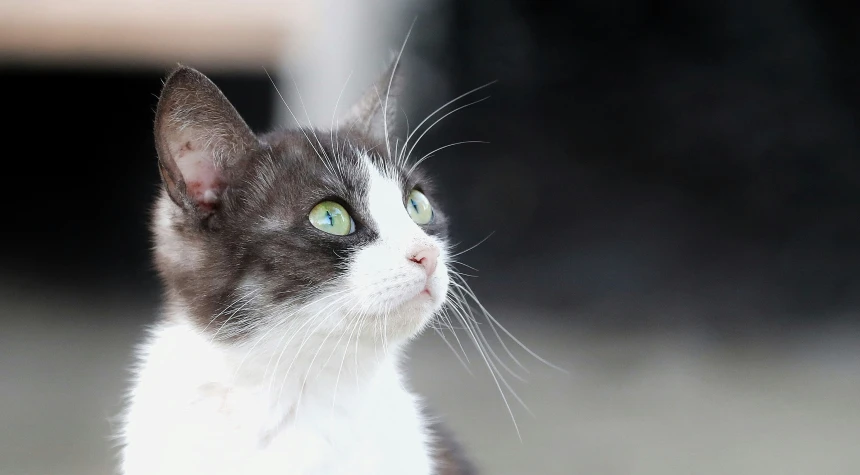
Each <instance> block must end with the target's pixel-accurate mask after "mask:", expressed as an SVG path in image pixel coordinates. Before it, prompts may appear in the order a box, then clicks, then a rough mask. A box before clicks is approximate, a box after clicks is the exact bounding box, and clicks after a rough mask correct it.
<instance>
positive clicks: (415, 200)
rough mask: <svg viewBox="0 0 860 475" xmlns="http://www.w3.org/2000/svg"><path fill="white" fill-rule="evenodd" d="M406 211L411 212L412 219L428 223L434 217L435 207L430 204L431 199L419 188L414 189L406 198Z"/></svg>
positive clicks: (420, 222)
mask: <svg viewBox="0 0 860 475" xmlns="http://www.w3.org/2000/svg"><path fill="white" fill-rule="evenodd" d="M406 211H408V212H409V216H410V217H411V218H412V221H415V222H416V223H418V224H427V223H429V222H430V220H431V219H433V207H432V206H430V201H429V200H427V197H426V196H424V193H421V192H420V191H418V190H412V192H411V193H409V197H408V198H406Z"/></svg>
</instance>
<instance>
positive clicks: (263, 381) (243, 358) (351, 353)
mask: <svg viewBox="0 0 860 475" xmlns="http://www.w3.org/2000/svg"><path fill="white" fill-rule="evenodd" d="M178 317H180V318H173V319H171V320H172V321H173V322H175V323H174V325H175V326H176V331H177V333H178V334H182V335H183V336H182V337H181V338H182V339H187V340H188V342H187V343H185V344H183V346H186V348H187V347H188V346H191V347H192V348H195V349H194V350H193V351H194V352H195V353H196V354H197V355H199V356H198V357H197V358H194V359H193V360H191V361H189V362H188V363H190V365H191V367H189V368H188V370H189V371H194V372H195V373H197V375H199V376H202V378H200V379H199V381H200V383H201V388H202V390H203V391H204V392H205V391H226V392H228V393H233V394H245V395H252V396H253V397H254V400H255V401H256V402H255V403H256V404H264V405H266V406H269V408H270V409H271V411H272V412H273V413H278V414H280V415H281V416H283V417H285V418H290V417H298V416H299V415H300V414H302V413H306V414H307V413H314V412H317V413H318V412H319V411H321V410H325V411H331V412H340V413H343V412H349V411H353V410H355V409H356V406H360V405H361V404H362V401H364V400H365V398H367V397H369V395H370V394H371V393H372V391H373V388H374V386H375V385H377V383H378V380H380V379H385V380H386V383H385V384H388V382H387V380H390V379H392V378H393V379H396V380H399V374H398V369H397V364H398V359H399V354H400V348H401V346H402V345H399V344H392V343H389V342H381V341H374V340H372V339H370V338H358V337H356V335H355V334H351V333H349V332H346V333H343V334H334V333H332V334H331V335H329V336H328V337H325V336H321V335H315V334H313V333H310V335H308V334H306V333H307V332H292V333H289V332H283V333H278V332H276V331H273V332H269V333H268V334H265V332H260V334H259V335H254V334H251V335H249V336H248V337H246V338H244V339H242V340H239V341H235V340H231V341H220V340H218V338H213V336H212V334H211V333H212V332H211V331H210V332H206V331H202V330H201V329H199V328H197V326H196V325H193V324H192V323H190V320H188V319H183V318H181V316H178ZM183 320H184V321H183ZM183 353H184V354H187V352H185V351H184V352H183ZM194 365H196V366H197V367H196V368H195V367H194Z"/></svg>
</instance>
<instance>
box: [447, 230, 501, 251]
mask: <svg viewBox="0 0 860 475" xmlns="http://www.w3.org/2000/svg"><path fill="white" fill-rule="evenodd" d="M495 233H496V232H495V231H493V232H491V233H490V234H487V237H485V238H484V239H481V240H480V241H478V243H477V244H475V245H474V246H472V247H470V248H468V249H466V250H463V251H460V252H458V253H456V254H451V256H450V257H457V256H462V255H463V254H465V253H467V252H469V251H471V250H472V249H475V248H476V247H478V246H480V245H481V244H483V243H484V241H486V240H487V239H490V238H491V237H492V236H493V234H495Z"/></svg>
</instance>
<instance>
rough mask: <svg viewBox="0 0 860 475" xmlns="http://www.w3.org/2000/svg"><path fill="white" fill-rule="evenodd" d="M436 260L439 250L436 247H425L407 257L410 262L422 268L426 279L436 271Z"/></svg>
mask: <svg viewBox="0 0 860 475" xmlns="http://www.w3.org/2000/svg"><path fill="white" fill-rule="evenodd" d="M437 259H439V249H437V248H436V247H425V248H423V249H421V250H420V251H418V252H416V253H414V254H412V255H411V256H410V257H409V260H410V261H412V262H414V263H416V264H418V265H420V266H421V267H423V268H424V272H425V273H427V277H430V276H431V275H433V272H434V271H435V270H436V260H437Z"/></svg>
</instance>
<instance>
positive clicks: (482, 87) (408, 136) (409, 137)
mask: <svg viewBox="0 0 860 475" xmlns="http://www.w3.org/2000/svg"><path fill="white" fill-rule="evenodd" d="M496 82H497V81H490V82H488V83H487V84H484V85H482V86H478V87H476V88H474V89H472V90H471V91H467V92H464V93H463V94H460V95H459V96H457V97H455V98H453V99H451V100H450V101H448V102H446V103H444V104H442V105H441V106H439V107H438V108H437V109H436V110H434V111H433V112H431V113H430V115H428V116H427V117H425V118H424V120H422V121H421V122H419V123H418V126H416V127H415V129H413V130H412V133H410V134H409V135H407V136H406V141H405V142H404V145H405V144H407V143H409V140H411V139H412V136H413V135H415V133H416V132H418V130H420V129H421V126H422V125H424V123H425V122H427V121H428V120H430V119H432V118H433V116H435V115H436V114H438V113H439V111H441V110H442V109H444V108H446V107H448V106H449V105H451V104H453V103H455V102H457V101H459V100H460V99H462V98H464V97H466V96H468V95H470V94H473V93H475V92H478V91H480V90H481V89H484V88H486V87H489V86H491V85H493V84H495V83H496ZM404 148H405V147H404ZM398 163H399V160H398Z"/></svg>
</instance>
